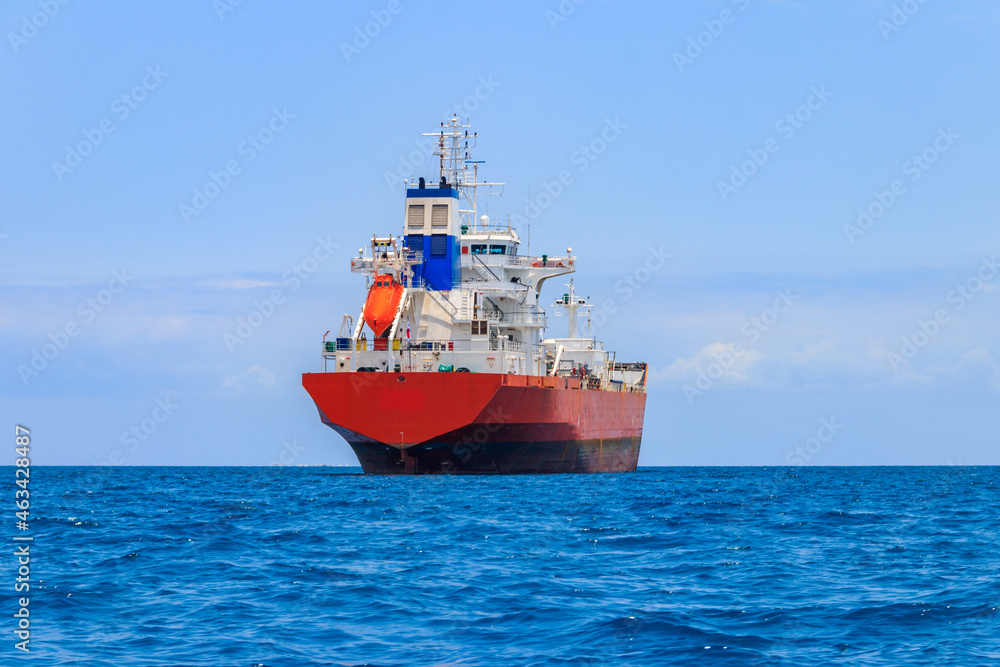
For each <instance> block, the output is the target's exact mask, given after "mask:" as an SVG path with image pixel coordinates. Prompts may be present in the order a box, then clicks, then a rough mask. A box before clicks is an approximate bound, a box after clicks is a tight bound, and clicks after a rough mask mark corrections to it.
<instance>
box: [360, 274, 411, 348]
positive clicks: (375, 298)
mask: <svg viewBox="0 0 1000 667" xmlns="http://www.w3.org/2000/svg"><path fill="white" fill-rule="evenodd" d="M402 298H403V286H402V285H400V284H399V283H398V282H396V281H395V280H394V279H393V278H392V276H386V275H378V276H375V284H373V285H372V286H371V289H369V290H368V299H367V300H366V301H365V309H364V318H365V324H367V325H368V326H369V327H371V330H372V332H373V333H374V334H375V338H382V337H384V336H388V335H389V329H390V328H392V321H393V320H394V319H395V318H396V310H397V309H398V308H399V301H400V299H402Z"/></svg>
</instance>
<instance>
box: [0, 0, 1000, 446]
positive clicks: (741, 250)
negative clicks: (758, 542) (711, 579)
mask: <svg viewBox="0 0 1000 667" xmlns="http://www.w3.org/2000/svg"><path fill="white" fill-rule="evenodd" d="M379 21H381V23H379ZM998 27H1000V6H997V5H996V3H991V2H986V1H978V2H973V1H962V0H955V1H952V2H947V3H945V2H939V1H935V0H927V1H926V2H923V3H920V2H917V1H916V0H910V1H909V2H898V3H892V2H879V1H866V2H839V3H818V2H804V1H801V0H800V1H798V2H792V1H788V0H783V1H777V0H773V1H767V0H739V1H738V2H731V1H729V0H717V1H703V2H671V3H624V2H599V1H597V0H588V1H586V2H581V3H580V4H576V3H574V2H572V1H571V0H566V1H564V2H562V3H561V4H560V3H559V2H556V1H554V0H553V1H551V2H539V3H519V2H518V3H466V4H464V5H458V6H454V5H448V6H445V5H430V4H428V3H423V4H418V3H409V2H406V1H405V0H399V2H393V3H390V2H388V1H386V2H359V3H320V2H307V3H295V4H292V5H288V4H281V5H276V4H273V3H272V4H266V3H263V2H259V1H257V0H243V1H242V2H240V3H238V4H237V3H235V2H233V0H219V2H216V3H213V2H211V1H210V0H204V1H198V2H188V3H183V4H182V3H166V2H159V3H142V4H141V5H137V4H135V3H125V2H103V3H82V2H72V1H70V2H67V3H66V4H64V5H63V4H59V3H58V0H52V2H45V1H42V2H39V1H37V0H36V1H34V2H29V1H21V0H17V1H13V2H8V3H5V4H4V6H3V9H2V10H0V28H2V32H3V34H4V40H3V43H2V44H0V82H2V87H3V91H4V95H3V104H2V105H0V124H2V127H3V132H2V133H0V181H2V183H3V188H0V207H2V211H3V213H2V215H0V234H2V235H3V236H0V285H2V290H3V299H0V374H2V375H0V377H2V378H3V379H2V380H0V413H2V416H3V421H4V422H5V423H7V424H13V423H21V424H24V425H26V426H28V427H30V428H31V429H32V430H33V433H34V435H35V441H34V442H35V444H34V449H33V452H34V461H35V462H36V463H38V464H81V465H85V464H91V463H95V462H97V463H100V462H105V461H110V462H113V463H120V464H126V465H154V464H238V465H266V464H269V463H272V462H274V461H277V460H279V459H282V458H283V459H284V460H286V461H292V462H294V463H304V464H317V463H325V464H354V463H355V462H356V461H355V459H354V456H353V454H352V452H351V451H350V449H349V448H348V447H347V445H346V444H345V443H344V442H343V441H342V440H341V439H340V438H339V437H338V436H337V435H336V434H335V433H333V432H332V431H330V430H329V429H327V428H326V427H324V426H322V425H321V424H320V422H319V419H318V416H317V414H316V411H315V408H314V407H313V406H312V402H311V401H310V399H309V398H308V396H307V395H306V393H305V392H304V390H302V388H301V385H300V374H301V373H302V372H303V371H306V370H316V369H317V368H318V367H319V355H318V350H319V341H320V340H321V338H322V336H323V333H324V332H325V331H326V330H328V329H334V330H336V329H337V328H338V326H339V323H340V318H341V316H342V314H343V313H345V312H349V313H352V314H354V313H356V312H357V311H358V309H359V307H360V304H361V302H362V301H363V298H364V292H363V285H362V283H361V282H360V281H359V279H358V278H357V277H356V276H353V275H352V274H350V272H349V271H348V265H349V264H348V260H349V257H350V256H351V255H352V254H353V253H354V252H356V250H357V248H358V247H359V246H361V245H363V244H364V242H365V239H366V238H369V237H370V235H371V234H372V233H375V232H379V233H396V232H398V231H399V229H400V227H401V223H402V217H401V216H402V188H401V186H399V184H398V182H397V181H398V179H397V178H396V176H394V175H395V174H397V172H400V171H402V172H403V173H406V172H408V173H409V175H413V176H428V177H434V175H435V170H434V165H433V164H431V160H428V159H426V158H425V156H424V155H423V154H421V153H420V151H419V148H418V146H419V140H420V134H421V133H422V132H426V131H431V130H433V128H434V127H436V126H437V125H438V123H439V122H440V121H441V120H443V119H444V118H445V117H447V116H449V115H450V114H451V112H452V111H454V110H456V109H457V110H459V111H460V112H461V113H462V115H463V116H468V117H470V118H471V121H472V123H473V125H474V126H475V129H476V130H477V131H478V132H479V135H480V142H479V149H478V151H477V157H478V158H480V159H485V160H487V164H486V165H485V167H484V170H483V171H482V172H481V173H482V175H484V176H485V177H486V178H488V179H490V180H497V181H505V182H506V183H507V184H508V185H507V187H506V189H505V192H504V195H503V197H502V198H498V199H497V198H495V199H494V200H492V201H491V202H490V203H489V206H490V208H489V212H490V213H496V214H500V215H505V214H506V213H507V212H508V211H509V212H510V213H511V214H512V215H514V214H516V215H518V216H521V217H522V218H524V217H525V216H527V217H530V218H531V229H530V241H531V251H532V252H533V253H536V254H541V253H543V252H547V253H557V252H562V251H563V250H565V248H566V247H567V246H572V247H573V250H574V253H575V254H577V255H578V256H579V258H580V262H579V267H580V268H579V272H578V273H577V274H576V283H577V286H578V290H579V291H580V292H581V293H583V294H585V295H589V296H591V297H592V299H593V300H594V301H595V302H596V303H598V304H600V305H601V309H602V313H603V316H601V317H595V323H594V324H595V330H596V331H597V333H598V335H599V337H600V338H601V339H603V340H604V341H605V343H606V345H607V346H608V347H609V348H611V349H616V350H617V351H618V357H619V359H643V360H646V361H648V362H649V363H650V365H651V369H652V370H651V379H650V386H649V396H648V402H647V416H646V435H645V437H644V442H643V451H642V456H641V458H640V463H641V464H644V465H688V464H704V465H738V464H739V465H742V464H752V465H782V464H788V463H797V464H800V465H801V464H810V465H813V464H815V465H854V464H931V465H945V464H948V463H962V464H998V463H1000V448H998V447H997V446H996V444H995V443H996V416H995V415H996V413H997V407H998V399H1000V365H998V360H1000V344H998V340H1000V335H998V334H1000V317H998V313H1000V310H998V307H997V306H998V303H997V289H996V288H997V285H998V284H1000V270H993V269H992V268H991V267H993V262H994V261H995V260H994V257H995V253H997V252H998V251H1000V227H998V225H997V212H998V205H1000V188H998V187H997V179H998V176H1000V169H998V166H1000V165H998V157H997V156H998V155H1000V127H998V124H997V123H996V118H997V117H998V91H1000V86H998V84H1000V81H998V72H1000V39H998V37H1000V35H998ZM366 28H367V30H368V32H369V33H370V35H373V36H363V35H364V32H365V30H366ZM359 35H362V37H359ZM414 151H416V152H414ZM82 153H85V154H82ZM566 172H568V179H567V178H566V176H567V173H566ZM560 174H563V176H564V180H568V181H569V184H568V185H565V186H564V187H562V190H561V191H559V192H556V191H557V188H556V187H555V186H554V185H553V183H555V182H557V181H558V179H559V177H560ZM529 193H530V199H529ZM548 193H555V196H549V197H545V196H544V194H548ZM209 195H211V196H209ZM202 197H203V199H202ZM193 211H197V214H195V213H193ZM861 212H867V213H868V215H869V216H870V217H868V218H863V217H862V218H861V221H860V223H859V216H860V214H861ZM522 234H523V235H524V236H525V237H527V236H528V234H527V232H526V230H523V229H522ZM667 253H668V254H669V257H668V258H667V259H665V260H659V259H656V258H657V257H662V256H664V254H667ZM116 272H117V273H116ZM276 291H277V295H278V297H279V299H278V300H279V301H280V303H276V304H275V303H272V304H271V305H270V306H269V305H268V303H266V302H267V301H269V300H270V299H272V298H273V296H274V294H275V292H276ZM548 291H549V292H550V293H549V294H548V296H547V297H546V301H549V302H550V301H551V300H552V298H553V294H555V291H554V290H552V288H551V287H550V288H549V290H548ZM257 308H260V309H262V310H264V311H267V312H269V313H270V314H269V316H268V317H266V318H264V321H263V324H262V325H261V326H260V327H259V328H257V329H255V330H254V331H253V334H252V335H251V336H250V337H249V338H248V339H247V340H246V341H245V342H243V343H241V344H239V345H235V346H233V345H229V346H227V344H226V342H225V335H226V334H227V333H232V332H234V331H235V330H236V327H237V324H238V321H239V318H244V319H245V318H247V317H248V316H249V314H250V313H252V312H254V310H255V309H257ZM779 311H780V312H779ZM596 320H600V322H599V324H600V326H597V324H598V322H597V321H596ZM563 326H565V320H561V319H554V320H553V327H554V330H551V332H552V333H557V332H558V331H560V330H561V327H563ZM69 332H72V333H69ZM733 344H738V345H739V347H737V348H735V349H736V353H734V352H733V350H734V348H733V347H732V346H733ZM46 345H51V346H55V347H49V348H48V352H49V353H50V356H52V353H53V352H54V351H55V350H56V348H57V347H58V353H56V354H55V355H54V357H53V358H51V359H44V362H45V363H44V364H43V363H42V362H41V361H39V360H36V362H35V363H36V367H41V369H40V370H38V371H37V375H28V376H27V377H24V374H23V372H19V370H18V369H19V367H25V368H29V367H31V364H32V358H33V356H34V355H35V353H36V351H37V352H38V353H39V354H41V353H42V351H43V349H44V347H45V346H46ZM908 345H909V347H908ZM42 366H43V367H42ZM824 420H825V421H824ZM143 425H145V429H146V430H145V432H144V431H143V430H142V428H143ZM135 428H138V429H139V433H141V434H142V439H140V438H139V437H137V436H134V435H130V431H132V430H133V429H135Z"/></svg>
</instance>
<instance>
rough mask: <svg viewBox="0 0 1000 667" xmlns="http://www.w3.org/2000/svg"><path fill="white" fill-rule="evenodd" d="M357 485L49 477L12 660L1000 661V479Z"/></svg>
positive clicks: (669, 471) (703, 475) (651, 476)
mask: <svg viewBox="0 0 1000 667" xmlns="http://www.w3.org/2000/svg"><path fill="white" fill-rule="evenodd" d="M5 471H6V472H9V473H10V476H9V479H13V472H12V469H10V468H6V469H5ZM359 472H360V471H359V469H356V468H323V467H311V468H278V467H271V468H128V467H120V468H113V467H108V468H98V467H51V468H46V467H36V468H34V469H33V470H32V473H33V474H32V479H31V488H32V506H31V510H32V524H31V525H32V534H33V535H34V538H35V542H34V543H33V546H32V579H33V580H34V581H33V585H32V591H31V610H32V621H33V625H32V629H33V632H32V641H31V647H32V652H31V654H30V656H25V655H24V654H22V653H21V652H19V651H15V650H14V648H13V643H14V641H15V640H14V639H13V632H12V630H13V622H12V620H11V616H10V614H8V613H6V612H5V613H4V614H3V616H4V617H6V618H7V619H8V620H7V622H6V625H7V628H5V629H4V632H3V635H6V636H7V640H6V641H5V644H6V645H5V646H3V647H2V648H0V655H2V656H4V659H3V660H0V664H3V665H8V664H17V665H21V664H33V665H46V666H52V667H58V666H64V665H85V666H87V667H121V666H133V665H134V666H145V665H149V666H161V665H164V666H166V665H169V666H171V667H173V666H176V665H213V666H215V665H220V666H222V665H226V666H228V665H234V666H242V667H251V666H258V667H259V666H267V667H283V666H285V665H294V666H296V667H309V666H314V665H338V666H339V665H379V666H386V667H389V666H411V665H414V666H422V665H560V666H561V665H656V666H661V665H687V664H699V665H741V666H742V665H795V666H796V667H804V666H809V665H918V664H926V665H996V664H1000V578H998V575H997V573H998V572H1000V551H998V541H997V526H998V508H1000V468H993V467H988V468H970V467H958V466H948V467H917V468H818V467H817V468H798V469H789V468H640V470H639V472H637V473H635V474H602V475H533V476H461V477H459V476H430V477H375V476H365V475H361V474H359ZM10 496H11V498H13V491H11V493H10ZM11 513H13V510H11ZM8 519H9V520H8V521H7V522H6V523H10V524H12V523H13V517H12V516H11V517H8ZM8 528H13V526H6V527H5V530H6V532H7V533H8V536H7V538H6V541H7V544H8V545H10V544H12V542H11V537H12V535H13V531H12V530H8ZM5 551H8V552H10V553H13V548H12V547H8V549H5ZM4 561H5V562H4V563H3V565H2V566H0V567H2V569H3V571H4V572H7V575H6V577H5V578H6V581H4V582H3V583H2V589H3V590H4V593H3V595H2V597H0V602H2V604H3V608H4V609H6V610H8V611H12V610H15V609H16V607H15V605H16V604H17V603H16V601H15V597H16V596H15V595H14V594H13V592H12V590H13V586H12V582H13V580H14V576H15V574H16V573H15V568H16V565H15V564H14V559H13V558H12V557H7V558H5V559H4ZM8 582H10V585H8Z"/></svg>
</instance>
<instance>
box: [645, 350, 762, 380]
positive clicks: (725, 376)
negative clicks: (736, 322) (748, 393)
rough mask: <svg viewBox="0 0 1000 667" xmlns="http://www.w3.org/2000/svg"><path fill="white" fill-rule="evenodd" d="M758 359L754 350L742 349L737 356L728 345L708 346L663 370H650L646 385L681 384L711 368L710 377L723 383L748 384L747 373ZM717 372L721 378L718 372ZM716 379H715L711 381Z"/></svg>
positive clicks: (757, 353)
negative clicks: (712, 376) (648, 383)
mask: <svg viewBox="0 0 1000 667" xmlns="http://www.w3.org/2000/svg"><path fill="white" fill-rule="evenodd" d="M761 358H762V356H761V354H760V352H758V351H757V350H747V349H744V350H743V351H742V352H740V354H733V353H732V352H731V346H730V344H729V343H711V344H709V345H706V346H705V347H703V348H702V349H701V350H699V351H698V353H697V354H695V355H694V356H693V357H690V358H687V359H684V358H680V359H677V360H675V361H674V362H673V363H672V364H670V365H669V366H667V367H666V368H664V369H662V370H660V369H656V368H650V370H649V382H650V384H657V383H660V382H685V381H690V380H693V379H694V378H696V377H697V376H698V373H699V372H703V373H708V369H709V367H712V368H713V369H717V370H713V372H712V375H716V376H717V379H718V381H720V382H723V383H725V384H738V383H745V382H749V381H750V376H749V372H750V370H751V369H752V368H753V366H754V365H755V364H756V363H757V362H758V361H760V359H761ZM719 372H721V376H718V373H719ZM713 379H716V378H713Z"/></svg>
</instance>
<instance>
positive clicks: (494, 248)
mask: <svg viewBox="0 0 1000 667" xmlns="http://www.w3.org/2000/svg"><path fill="white" fill-rule="evenodd" d="M506 251H507V246H505V245H491V246H490V254H491V255H502V254H504V253H505V252H506Z"/></svg>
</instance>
